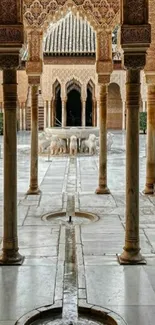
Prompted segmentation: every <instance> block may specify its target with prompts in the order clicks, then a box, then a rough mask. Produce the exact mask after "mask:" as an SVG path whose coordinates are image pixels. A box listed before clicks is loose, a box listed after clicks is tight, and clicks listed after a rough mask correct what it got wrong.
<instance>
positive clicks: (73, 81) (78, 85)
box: [65, 78, 82, 95]
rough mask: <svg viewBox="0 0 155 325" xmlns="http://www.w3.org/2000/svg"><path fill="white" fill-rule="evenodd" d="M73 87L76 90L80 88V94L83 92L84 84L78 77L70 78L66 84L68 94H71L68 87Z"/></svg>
mask: <svg viewBox="0 0 155 325" xmlns="http://www.w3.org/2000/svg"><path fill="white" fill-rule="evenodd" d="M69 87H70V88H71V90H72V89H75V90H78V91H79V93H80V95H81V93H82V84H81V83H80V81H79V80H78V79H75V78H72V79H71V80H69V81H68V82H67V83H66V85H65V88H66V95H68V94H69V92H68V88H69Z"/></svg>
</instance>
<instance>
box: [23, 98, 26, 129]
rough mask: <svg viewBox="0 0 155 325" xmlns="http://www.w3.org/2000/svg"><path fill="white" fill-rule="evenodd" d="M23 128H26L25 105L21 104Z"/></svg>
mask: <svg viewBox="0 0 155 325" xmlns="http://www.w3.org/2000/svg"><path fill="white" fill-rule="evenodd" d="M23 130H26V105H25V103H24V104H23Z"/></svg>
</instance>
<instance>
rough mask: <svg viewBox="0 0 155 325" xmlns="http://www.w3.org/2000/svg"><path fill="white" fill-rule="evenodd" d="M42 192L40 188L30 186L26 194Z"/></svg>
mask: <svg viewBox="0 0 155 325" xmlns="http://www.w3.org/2000/svg"><path fill="white" fill-rule="evenodd" d="M40 193H41V190H39V188H36V189H35V188H29V190H28V191H27V192H26V195H39V194H40Z"/></svg>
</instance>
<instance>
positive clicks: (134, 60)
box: [124, 51, 146, 70]
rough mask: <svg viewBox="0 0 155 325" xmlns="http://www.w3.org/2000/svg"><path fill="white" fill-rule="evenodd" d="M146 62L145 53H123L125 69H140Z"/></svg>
mask: <svg viewBox="0 0 155 325" xmlns="http://www.w3.org/2000/svg"><path fill="white" fill-rule="evenodd" d="M145 63H146V53H137V52H134V51H133V53H129V52H128V53H124V66H125V68H126V69H131V70H132V69H133V70H142V69H144V66H145Z"/></svg>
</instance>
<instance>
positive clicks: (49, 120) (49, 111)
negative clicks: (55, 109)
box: [48, 101, 51, 128]
mask: <svg viewBox="0 0 155 325" xmlns="http://www.w3.org/2000/svg"><path fill="white" fill-rule="evenodd" d="M48 127H49V128H50V127H51V101H48Z"/></svg>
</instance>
